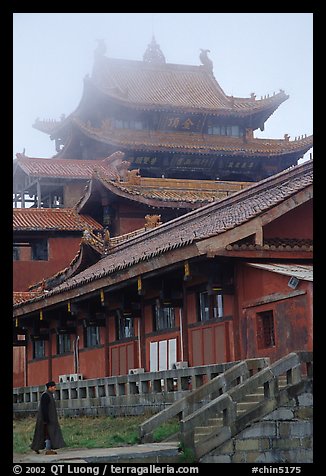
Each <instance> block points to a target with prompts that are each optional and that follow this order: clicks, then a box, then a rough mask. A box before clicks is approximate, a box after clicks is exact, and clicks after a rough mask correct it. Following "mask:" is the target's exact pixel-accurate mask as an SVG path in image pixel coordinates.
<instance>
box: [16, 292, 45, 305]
mask: <svg viewBox="0 0 326 476" xmlns="http://www.w3.org/2000/svg"><path fill="white" fill-rule="evenodd" d="M40 294H41V292H40V291H14V292H13V304H19V303H21V302H24V301H29V300H30V299H33V298H34V297H36V296H40Z"/></svg>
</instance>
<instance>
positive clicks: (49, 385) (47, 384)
mask: <svg viewBox="0 0 326 476" xmlns="http://www.w3.org/2000/svg"><path fill="white" fill-rule="evenodd" d="M45 385H46V388H50V387H54V386H55V385H56V383H55V382H54V381H53V380H50V382H48V383H46V384H45Z"/></svg>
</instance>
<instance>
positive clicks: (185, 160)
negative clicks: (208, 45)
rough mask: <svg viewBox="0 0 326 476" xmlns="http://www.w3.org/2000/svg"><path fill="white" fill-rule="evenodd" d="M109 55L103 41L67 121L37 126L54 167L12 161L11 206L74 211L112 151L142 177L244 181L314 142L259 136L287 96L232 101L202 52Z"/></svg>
mask: <svg viewBox="0 0 326 476" xmlns="http://www.w3.org/2000/svg"><path fill="white" fill-rule="evenodd" d="M105 53H106V47H105V44H104V42H103V41H99V44H98V47H97V49H96V50H95V53H94V64H93V69H92V72H91V75H87V76H86V77H85V79H84V88H83V93H82V97H81V100H80V103H79V105H78V106H77V108H76V109H75V110H74V111H73V112H72V113H71V114H69V115H68V116H67V117H65V116H64V115H62V116H61V118H60V120H59V121H57V120H53V119H51V120H39V119H37V120H36V122H35V124H34V127H35V128H36V129H38V130H40V131H42V132H44V133H46V134H48V135H49V136H50V139H51V140H54V141H55V146H56V151H57V153H56V155H54V156H53V157H52V158H51V160H48V159H44V158H30V157H26V156H25V155H24V154H17V159H16V160H15V161H14V203H15V206H18V204H21V206H22V207H24V206H25V202H26V201H28V200H29V201H32V202H34V203H33V204H32V206H36V207H38V208H39V207H51V206H61V207H62V206H63V207H66V206H68V207H69V206H74V204H75V203H76V202H77V201H78V199H79V198H81V197H82V195H83V193H84V189H85V185H86V184H87V183H88V181H89V180H90V179H91V177H92V175H93V174H94V171H95V170H96V171H98V170H100V169H103V167H104V168H106V167H107V166H106V165H105V164H106V163H110V162H112V161H110V157H111V156H113V157H115V154H117V153H118V154H122V156H123V161H124V163H127V164H128V169H129V171H132V170H137V171H138V175H139V176H141V177H143V178H153V179H155V178H159V179H162V178H167V179H176V180H177V179H178V180H196V181H198V180H204V181H214V182H216V181H222V182H233V183H235V182H241V183H243V182H256V181H259V180H262V179H265V178H267V177H269V176H271V175H274V174H276V173H278V172H280V171H282V170H284V169H286V168H288V167H290V166H293V165H296V164H297V162H298V160H299V159H300V158H302V157H303V155H304V154H305V153H306V152H307V151H308V150H309V149H310V148H311V147H312V145H313V136H308V137H307V136H301V137H300V138H295V139H294V140H291V139H290V137H289V136H288V135H287V134H285V135H284V137H283V138H282V139H260V138H256V137H255V131H256V130H257V129H260V130H264V127H265V123H266V121H267V120H268V118H269V117H270V116H271V115H272V114H273V113H274V112H275V111H276V110H277V108H278V107H279V106H280V105H281V104H282V103H283V102H284V101H285V100H287V99H288V97H289V96H288V95H287V94H286V93H285V92H284V91H283V90H280V91H279V92H278V93H274V94H273V95H271V96H269V95H266V96H264V97H263V98H261V99H257V98H256V96H255V94H253V93H252V94H251V95H250V97H245V98H243V97H234V96H228V95H227V94H225V92H224V91H223V89H222V88H221V86H220V85H219V83H218V82H217V80H216V79H215V77H214V74H213V63H212V61H211V60H210V58H209V57H208V53H209V50H207V49H206V50H205V49H201V50H200V55H199V60H200V64H199V65H182V64H171V63H167V62H166V59H165V56H164V54H163V52H162V51H161V48H160V46H159V45H158V44H157V42H156V40H155V38H154V37H153V38H152V41H151V43H150V44H149V45H148V47H147V49H146V51H145V53H144V55H143V59H142V60H141V61H135V60H125V59H113V58H109V57H107V56H105ZM160 187H162V184H160ZM180 189H182V186H180ZM140 193H141V192H140Z"/></svg>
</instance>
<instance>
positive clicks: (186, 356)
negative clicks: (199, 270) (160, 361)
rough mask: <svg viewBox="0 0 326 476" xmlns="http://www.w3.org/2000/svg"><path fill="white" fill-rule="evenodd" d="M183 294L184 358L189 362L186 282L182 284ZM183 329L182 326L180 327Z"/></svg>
mask: <svg viewBox="0 0 326 476" xmlns="http://www.w3.org/2000/svg"><path fill="white" fill-rule="evenodd" d="M182 294H183V308H182V309H181V312H180V319H181V318H182V344H183V350H182V354H181V355H182V358H183V360H184V361H185V362H189V345H188V313H187V288H186V285H185V283H183V286H182ZM180 330H181V327H180Z"/></svg>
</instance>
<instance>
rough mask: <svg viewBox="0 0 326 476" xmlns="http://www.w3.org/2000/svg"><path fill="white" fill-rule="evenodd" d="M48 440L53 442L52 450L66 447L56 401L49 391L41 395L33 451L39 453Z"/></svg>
mask: <svg viewBox="0 0 326 476" xmlns="http://www.w3.org/2000/svg"><path fill="white" fill-rule="evenodd" d="M45 423H46V425H45ZM46 439H49V440H51V447H52V449H57V448H63V447H64V446H66V443H65V442H64V439H63V436H62V432H61V428H60V424H59V420H58V414H57V409H56V406H55V400H54V398H53V395H52V393H51V392H50V391H49V390H47V391H46V392H44V393H42V395H41V400H40V405H39V408H38V412H37V417H36V425H35V431H34V437H33V441H32V444H31V448H32V450H34V451H37V450H42V449H43V448H45V440H46Z"/></svg>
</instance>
